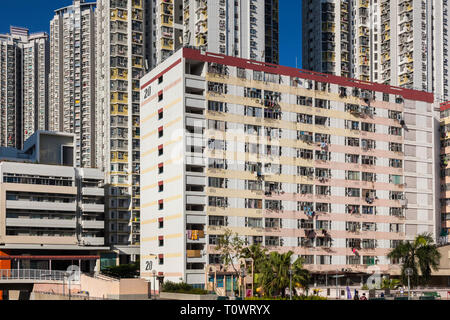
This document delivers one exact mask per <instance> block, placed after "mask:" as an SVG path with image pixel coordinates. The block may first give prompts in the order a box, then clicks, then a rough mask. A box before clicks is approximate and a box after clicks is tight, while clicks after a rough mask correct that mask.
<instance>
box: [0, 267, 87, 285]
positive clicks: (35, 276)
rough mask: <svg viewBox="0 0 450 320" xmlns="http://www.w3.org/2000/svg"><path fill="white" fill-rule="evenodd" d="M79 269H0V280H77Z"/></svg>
mask: <svg viewBox="0 0 450 320" xmlns="http://www.w3.org/2000/svg"><path fill="white" fill-rule="evenodd" d="M79 279H80V271H73V272H67V271H58V270H36V269H19V270H17V269H13V270H7V269H5V270H0V281H1V280H3V281H5V280H6V281H14V280H32V281H46V280H47V281H61V282H64V281H68V280H70V281H73V282H78V281H79Z"/></svg>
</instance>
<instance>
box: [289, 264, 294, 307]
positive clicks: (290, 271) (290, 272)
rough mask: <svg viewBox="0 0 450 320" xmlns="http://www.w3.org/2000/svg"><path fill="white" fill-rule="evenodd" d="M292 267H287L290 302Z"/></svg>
mask: <svg viewBox="0 0 450 320" xmlns="http://www.w3.org/2000/svg"><path fill="white" fill-rule="evenodd" d="M292 273H293V270H292V265H290V266H289V295H290V297H291V300H292Z"/></svg>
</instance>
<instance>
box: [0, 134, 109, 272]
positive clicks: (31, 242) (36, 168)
mask: <svg viewBox="0 0 450 320" xmlns="http://www.w3.org/2000/svg"><path fill="white" fill-rule="evenodd" d="M74 141H75V138H74V136H73V135H71V134H56V133H52V132H44V131H37V132H36V133H35V134H34V135H32V136H31V137H30V138H29V139H28V140H27V141H26V142H25V147H24V149H23V150H17V149H13V148H0V243H1V244H0V250H1V251H2V252H3V253H7V255H15V254H20V255H29V256H33V255H34V256H36V255H37V256H48V255H51V256H53V259H54V260H61V257H58V256H61V255H65V256H67V255H78V256H82V257H83V258H81V257H80V258H79V259H83V260H89V261H91V262H89V261H88V262H89V263H87V262H84V261H83V263H85V265H84V269H86V270H90V271H92V270H93V268H94V267H95V263H93V262H92V261H94V262H95V260H98V259H88V258H87V257H86V254H88V253H97V252H99V250H100V251H107V250H108V248H105V247H104V246H103V245H104V190H103V184H104V175H103V173H102V172H101V171H100V170H98V169H91V168H76V167H75V166H74V165H73V163H74V152H73V151H74ZM83 252H84V253H83ZM80 253H81V254H80ZM39 259H40V260H47V258H44V257H41V258H36V257H34V258H33V257H32V258H30V257H29V258H28V260H29V261H28V262H27V263H28V264H29V263H30V261H32V262H31V263H37V262H36V260H39ZM49 259H52V258H49ZM67 259H68V258H67V257H66V260H67ZM72 260H77V259H75V258H74V259H72ZM42 263H47V265H46V267H41V269H45V268H48V261H43V262H42ZM67 263H69V264H70V262H67ZM14 264H15V267H16V268H17V261H14ZM56 265H57V262H54V265H53V267H54V268H55V267H56ZM19 268H20V266H19ZM22 268H25V269H27V268H28V269H33V268H38V269H39V267H36V266H34V267H33V266H30V267H26V265H24V264H22ZM51 268H52V267H51V262H50V269H51Z"/></svg>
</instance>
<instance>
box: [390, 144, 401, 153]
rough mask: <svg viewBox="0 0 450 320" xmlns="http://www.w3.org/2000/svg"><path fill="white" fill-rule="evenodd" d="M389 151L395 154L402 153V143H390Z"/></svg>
mask: <svg viewBox="0 0 450 320" xmlns="http://www.w3.org/2000/svg"><path fill="white" fill-rule="evenodd" d="M389 150H390V151H393V152H402V150H403V149H402V144H401V143H395V142H389Z"/></svg>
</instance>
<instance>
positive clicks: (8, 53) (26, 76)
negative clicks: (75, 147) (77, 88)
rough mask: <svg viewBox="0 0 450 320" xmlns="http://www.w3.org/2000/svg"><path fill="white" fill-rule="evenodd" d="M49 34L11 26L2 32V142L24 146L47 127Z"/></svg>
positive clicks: (0, 137) (0, 136)
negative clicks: (30, 32) (34, 134)
mask: <svg viewBox="0 0 450 320" xmlns="http://www.w3.org/2000/svg"><path fill="white" fill-rule="evenodd" d="M48 59H49V49H48V35H47V34H46V33H36V34H31V35H30V34H29V31H28V29H25V28H18V27H11V28H10V33H9V34H1V35H0V77H1V85H0V107H1V112H0V146H3V147H15V148H19V149H20V148H22V144H23V141H24V140H26V139H27V138H28V137H30V136H31V135H32V134H33V133H34V132H35V131H37V130H46V129H48V123H47V120H46V119H47V117H48V108H47V107H48V78H47V77H48V68H49V64H48V63H49V61H48Z"/></svg>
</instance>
